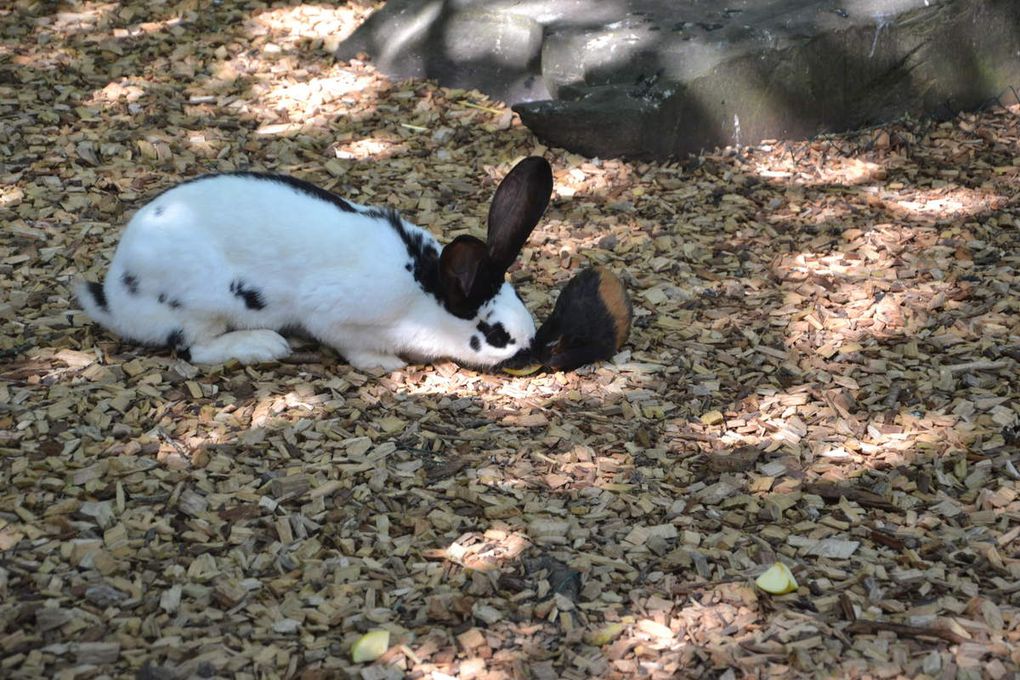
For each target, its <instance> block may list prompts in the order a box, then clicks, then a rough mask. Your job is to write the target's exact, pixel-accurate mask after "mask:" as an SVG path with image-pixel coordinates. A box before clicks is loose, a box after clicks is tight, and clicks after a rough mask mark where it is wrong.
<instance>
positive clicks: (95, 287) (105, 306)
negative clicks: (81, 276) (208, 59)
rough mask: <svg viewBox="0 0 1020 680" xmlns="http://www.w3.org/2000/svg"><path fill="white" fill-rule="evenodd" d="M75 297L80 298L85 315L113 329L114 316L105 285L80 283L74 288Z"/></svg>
mask: <svg viewBox="0 0 1020 680" xmlns="http://www.w3.org/2000/svg"><path fill="white" fill-rule="evenodd" d="M74 295H75V297H76V298H78V304H80V305H81V307H82V309H84V310H85V313H86V314H88V315H89V316H90V317H92V319H93V321H97V322H99V323H101V324H102V325H104V326H106V327H108V328H112V327H113V315H112V314H111V313H110V301H109V299H108V298H107V297H106V291H105V290H104V289H103V284H101V283H96V282H95V281H79V282H78V283H76V284H75V286H74Z"/></svg>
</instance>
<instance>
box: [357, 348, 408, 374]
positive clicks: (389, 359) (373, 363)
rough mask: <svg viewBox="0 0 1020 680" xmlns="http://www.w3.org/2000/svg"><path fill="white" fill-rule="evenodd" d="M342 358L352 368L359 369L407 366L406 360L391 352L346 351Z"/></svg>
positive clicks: (397, 368)
mask: <svg viewBox="0 0 1020 680" xmlns="http://www.w3.org/2000/svg"><path fill="white" fill-rule="evenodd" d="M344 358H346V359H347V363H349V364H350V365H351V366H353V367H354V368H356V369H358V370H359V371H368V370H371V369H382V370H383V371H387V372H389V371H396V370H399V369H401V368H403V367H404V366H407V362H406V361H404V360H403V359H401V358H400V357H398V356H394V355H392V354H375V353H374V352H347V353H345V354H344Z"/></svg>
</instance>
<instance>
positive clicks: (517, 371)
mask: <svg viewBox="0 0 1020 680" xmlns="http://www.w3.org/2000/svg"><path fill="white" fill-rule="evenodd" d="M540 368H542V364H532V365H531V366H525V367H524V368H504V369H503V372H504V373H509V374H510V375H516V376H522V375H531V374H532V373H534V372H536V371H537V370H538V369H540Z"/></svg>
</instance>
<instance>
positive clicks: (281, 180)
mask: <svg viewBox="0 0 1020 680" xmlns="http://www.w3.org/2000/svg"><path fill="white" fill-rule="evenodd" d="M228 174H230V175H234V176H237V177H251V178H252V179H260V180H264V181H267V182H276V183H278V184H286V185H287V186H289V187H290V188H291V189H294V190H295V191H300V192H301V193H303V194H308V195H309V196H311V197H313V198H317V199H319V200H320V201H326V202H327V203H332V204H333V205H335V206H336V207H337V208H339V209H340V210H342V211H343V212H349V213H353V212H357V210H355V209H354V206H353V205H351V204H350V203H348V202H347V201H345V200H344V199H342V198H340V197H339V196H337V195H336V194H334V193H333V192H331V191H326V190H325V189H322V188H320V187H317V186H315V185H314V184H312V183H311V182H306V181H304V180H303V179H298V178H297V177H291V176H290V175H277V174H273V173H268V172H231V173H228Z"/></svg>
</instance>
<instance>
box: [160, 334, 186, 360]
mask: <svg viewBox="0 0 1020 680" xmlns="http://www.w3.org/2000/svg"><path fill="white" fill-rule="evenodd" d="M166 346H167V347H169V348H170V349H171V350H172V351H173V352H174V354H176V355H177V356H178V357H180V358H181V359H184V360H185V361H191V348H189V347H188V346H187V344H186V343H185V342H184V330H183V329H181V328H178V329H177V330H175V331H173V332H171V333H170V334H169V335H168V336H166Z"/></svg>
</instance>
